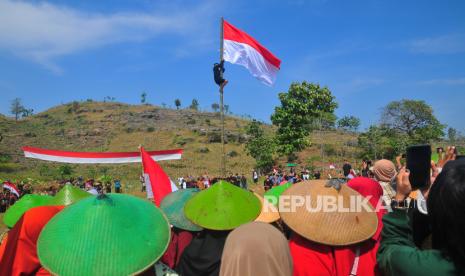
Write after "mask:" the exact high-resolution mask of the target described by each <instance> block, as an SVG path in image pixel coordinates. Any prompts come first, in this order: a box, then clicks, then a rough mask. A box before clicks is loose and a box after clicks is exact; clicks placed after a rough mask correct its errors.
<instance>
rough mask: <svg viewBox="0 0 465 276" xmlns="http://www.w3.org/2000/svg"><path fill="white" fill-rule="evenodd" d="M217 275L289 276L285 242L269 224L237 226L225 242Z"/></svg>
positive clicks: (289, 260) (289, 268) (259, 223)
mask: <svg viewBox="0 0 465 276" xmlns="http://www.w3.org/2000/svg"><path fill="white" fill-rule="evenodd" d="M220 275H221V276H229V275H231V276H235V275H243V276H254V275H269V276H274V275H276V276H281V275H283V276H288V275H289V276H290V275H292V257H291V253H290V250H289V246H288V242H287V240H286V238H285V237H284V235H283V234H282V233H281V232H280V231H279V230H278V229H276V227H274V226H272V225H270V224H268V223H264V222H251V223H247V224H244V225H242V226H239V227H238V228H236V229H235V230H233V231H232V232H231V233H230V234H229V236H228V238H227V239H226V243H225V245H224V250H223V255H222V258H221V269H220Z"/></svg>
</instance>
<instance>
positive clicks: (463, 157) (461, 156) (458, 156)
mask: <svg viewBox="0 0 465 276" xmlns="http://www.w3.org/2000/svg"><path fill="white" fill-rule="evenodd" d="M462 159H465V155H457V156H455V160H462Z"/></svg>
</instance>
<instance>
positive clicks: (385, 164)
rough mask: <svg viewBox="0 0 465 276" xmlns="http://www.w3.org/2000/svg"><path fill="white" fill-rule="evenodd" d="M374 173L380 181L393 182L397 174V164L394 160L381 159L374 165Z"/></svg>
mask: <svg viewBox="0 0 465 276" xmlns="http://www.w3.org/2000/svg"><path fill="white" fill-rule="evenodd" d="M373 174H374V175H375V178H376V179H377V180H378V181H382V182H391V180H392V179H393V178H394V176H396V174H397V172H396V166H394V163H392V161H389V160H386V159H381V160H378V161H376V162H375V165H374V166H373Z"/></svg>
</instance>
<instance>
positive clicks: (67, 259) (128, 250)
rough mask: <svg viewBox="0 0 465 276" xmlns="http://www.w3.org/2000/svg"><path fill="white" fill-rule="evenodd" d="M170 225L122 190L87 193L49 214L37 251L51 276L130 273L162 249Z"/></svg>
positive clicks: (153, 208) (154, 258)
mask: <svg viewBox="0 0 465 276" xmlns="http://www.w3.org/2000/svg"><path fill="white" fill-rule="evenodd" d="M169 240H170V226H169V223H168V220H167V219H166V217H165V215H164V214H163V212H162V211H161V210H160V209H158V208H157V207H156V206H155V205H154V204H153V203H152V202H149V201H147V200H143V199H140V198H137V197H134V196H130V195H124V194H107V195H99V196H98V197H89V198H86V199H83V200H81V201H79V202H77V203H75V204H72V205H70V206H68V207H66V208H65V209H63V211H61V212H60V213H58V214H57V215H56V216H54V217H53V218H52V219H51V220H50V221H49V222H48V223H47V225H46V226H45V227H44V229H43V230H42V232H41V233H40V236H39V239H38V242H37V254H38V256H39V259H40V263H41V264H42V266H43V267H44V268H45V269H47V270H48V271H50V272H51V273H52V274H54V275H70V276H71V275H133V274H137V273H140V272H143V271H144V270H146V269H147V268H149V267H150V266H152V265H153V264H154V263H155V262H156V261H157V260H158V259H159V258H160V257H161V256H162V255H163V253H164V252H165V250H166V248H167V246H168V243H169Z"/></svg>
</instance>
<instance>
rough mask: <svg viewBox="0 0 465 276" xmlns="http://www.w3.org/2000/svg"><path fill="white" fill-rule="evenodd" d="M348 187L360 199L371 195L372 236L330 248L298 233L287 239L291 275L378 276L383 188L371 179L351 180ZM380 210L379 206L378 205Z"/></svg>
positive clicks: (383, 210)
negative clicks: (374, 212) (375, 218)
mask: <svg viewBox="0 0 465 276" xmlns="http://www.w3.org/2000/svg"><path fill="white" fill-rule="evenodd" d="M347 186H349V187H350V188H352V189H353V190H355V191H357V192H358V193H359V194H361V195H362V196H363V197H368V196H370V199H369V202H370V204H371V205H372V207H373V208H374V209H376V215H377V217H378V225H377V227H376V231H375V233H374V235H372V237H371V238H369V239H368V240H365V241H363V242H360V243H356V244H353V245H348V246H337V247H336V246H330V245H325V244H321V243H317V242H313V241H310V240H308V239H306V238H304V237H302V236H300V235H298V234H297V233H294V234H293V235H292V237H291V240H290V249H291V254H292V257H293V260H294V275H295V276H304V275H305V276H309V275H341V276H347V275H363V276H365V275H380V273H379V271H378V268H377V265H376V252H377V250H378V247H379V243H380V234H381V230H382V227H383V225H382V221H381V218H382V216H383V215H384V214H385V213H386V210H385V209H384V208H379V207H380V206H379V202H380V200H381V197H382V195H383V189H382V188H381V186H380V185H379V184H378V183H377V182H376V181H374V180H373V179H370V178H366V177H358V178H354V179H352V180H351V181H349V182H348V184H347ZM381 207H382V206H381Z"/></svg>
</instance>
